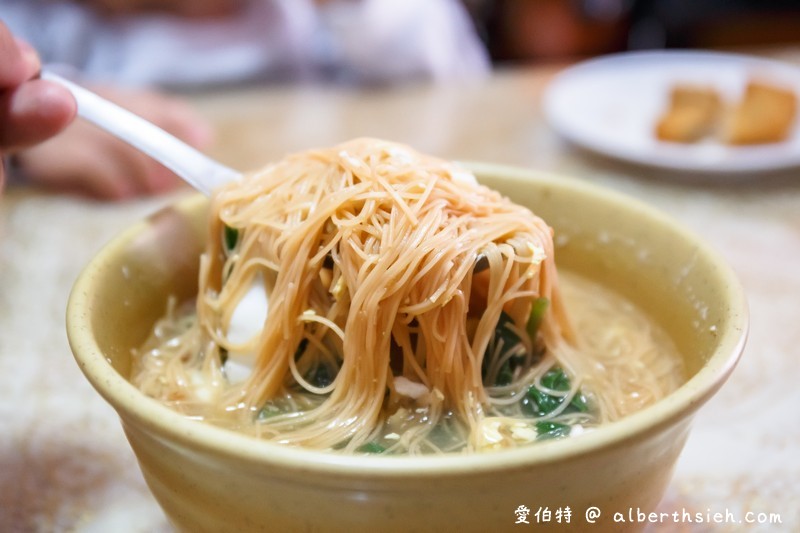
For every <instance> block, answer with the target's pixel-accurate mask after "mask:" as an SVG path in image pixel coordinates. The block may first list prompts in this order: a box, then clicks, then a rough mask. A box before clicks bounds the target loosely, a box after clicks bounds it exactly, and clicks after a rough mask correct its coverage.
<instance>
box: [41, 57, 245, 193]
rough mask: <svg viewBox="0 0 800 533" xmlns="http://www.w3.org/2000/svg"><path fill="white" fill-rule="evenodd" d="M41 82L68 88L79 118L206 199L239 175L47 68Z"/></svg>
mask: <svg viewBox="0 0 800 533" xmlns="http://www.w3.org/2000/svg"><path fill="white" fill-rule="evenodd" d="M41 77H42V79H45V80H49V81H52V82H55V83H58V84H60V85H62V86H64V87H65V88H66V89H68V90H69V91H70V92H71V93H72V95H73V96H74V97H75V100H76V101H77V103H78V115H79V116H81V117H82V118H84V119H86V120H88V121H89V122H92V123H93V124H95V125H96V126H99V127H100V128H102V129H104V130H106V131H108V132H109V133H111V134H113V135H115V136H116V137H118V138H120V139H121V140H123V141H125V142H126V143H128V144H130V145H131V146H133V147H134V148H136V149H138V150H140V151H142V152H144V153H146V154H147V155H149V156H150V157H152V158H153V159H155V160H156V161H158V162H159V163H161V164H162V165H164V166H165V167H167V168H168V169H170V170H171V171H172V172H174V173H175V174H177V175H178V177H180V178H182V179H183V180H184V181H186V182H187V183H189V184H190V185H191V186H192V187H194V188H195V189H197V190H198V191H200V192H202V193H203V194H205V195H206V196H209V195H211V192H212V191H213V190H214V189H216V188H217V187H219V186H221V185H223V184H225V183H228V182H230V181H233V180H236V179H238V178H239V177H240V175H241V174H240V173H239V172H236V171H235V170H233V169H231V168H229V167H226V166H225V165H223V164H221V163H219V162H217V161H215V160H213V159H211V158H210V157H208V156H206V155H205V154H203V153H201V152H200V151H198V150H195V149H194V148H192V147H191V146H189V145H188V144H186V143H184V142H183V141H181V140H179V139H177V138H176V137H174V136H173V135H170V134H169V133H167V132H166V131H164V130H162V129H161V128H159V127H158V126H156V125H154V124H152V123H150V122H148V121H146V120H144V119H143V118H141V117H139V116H138V115H135V114H133V113H131V112H130V111H127V110H125V109H123V108H121V107H119V106H118V105H116V104H113V103H111V102H109V101H108V100H106V99H104V98H102V97H100V96H98V95H96V94H95V93H93V92H91V91H89V90H87V89H84V88H83V87H81V86H79V85H77V84H75V83H73V82H71V81H69V80H67V79H65V78H62V77H61V76H59V75H58V74H54V73H52V72H49V71H47V70H46V69H43V70H42V73H41Z"/></svg>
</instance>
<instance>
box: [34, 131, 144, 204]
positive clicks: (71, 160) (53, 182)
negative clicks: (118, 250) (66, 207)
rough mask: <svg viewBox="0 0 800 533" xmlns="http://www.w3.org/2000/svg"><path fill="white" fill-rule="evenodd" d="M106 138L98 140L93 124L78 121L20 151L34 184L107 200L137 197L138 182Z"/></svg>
mask: <svg viewBox="0 0 800 533" xmlns="http://www.w3.org/2000/svg"><path fill="white" fill-rule="evenodd" d="M87 137H88V139H89V140H90V142H86V140H87ZM102 141H103V140H102V137H100V142H96V138H95V137H94V132H93V131H92V126H90V125H88V124H83V123H76V124H74V125H73V126H72V127H70V128H69V129H67V130H66V131H65V132H64V135H61V136H58V137H55V138H53V139H51V140H49V141H47V142H44V143H42V144H39V145H37V146H35V147H33V148H30V149H27V150H25V151H22V152H20V153H19V154H18V160H19V163H20V166H21V167H22V170H23V172H24V173H25V175H26V176H27V177H28V178H29V180H30V181H31V182H32V183H34V184H36V185H40V186H43V187H46V188H48V189H52V190H57V191H61V192H78V193H81V194H84V195H87V196H91V197H94V198H98V199H103V200H122V199H125V198H131V197H133V196H135V195H136V194H137V193H138V190H137V187H136V185H135V183H133V182H132V181H131V180H130V178H129V175H128V173H127V172H126V170H125V167H124V165H123V164H120V162H119V160H118V158H117V156H116V154H115V153H114V151H113V150H112V149H108V147H107V146H106V145H105V143H104V142H102Z"/></svg>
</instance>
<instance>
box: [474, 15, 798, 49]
mask: <svg viewBox="0 0 800 533" xmlns="http://www.w3.org/2000/svg"><path fill="white" fill-rule="evenodd" d="M463 1H464V3H465V5H466V6H467V8H468V9H469V11H470V13H471V15H472V17H473V19H474V20H475V22H476V26H477V27H478V31H479V32H480V35H481V38H482V39H483V40H484V42H485V43H486V46H487V48H488V49H489V52H490V54H491V56H492V59H493V60H494V62H495V63H498V64H502V63H508V62H521V61H529V60H537V61H541V60H564V59H575V58H581V57H586V56H591V55H597V54H604V53H611V52H618V51H623V50H642V49H654V48H736V47H753V46H770V45H779V44H780V45H786V44H794V43H796V44H798V45H800V0H463Z"/></svg>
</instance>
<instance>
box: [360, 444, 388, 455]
mask: <svg viewBox="0 0 800 533" xmlns="http://www.w3.org/2000/svg"><path fill="white" fill-rule="evenodd" d="M356 451H357V452H361V453H383V452H385V451H386V448H384V447H383V446H381V445H380V444H378V443H377V442H368V443H366V444H362V445H361V446H359V447H358V448H356Z"/></svg>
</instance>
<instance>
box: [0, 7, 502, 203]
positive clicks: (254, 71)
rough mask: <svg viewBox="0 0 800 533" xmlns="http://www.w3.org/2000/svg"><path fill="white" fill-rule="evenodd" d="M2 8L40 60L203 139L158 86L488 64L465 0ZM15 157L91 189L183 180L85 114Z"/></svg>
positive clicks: (357, 76)
mask: <svg viewBox="0 0 800 533" xmlns="http://www.w3.org/2000/svg"><path fill="white" fill-rule="evenodd" d="M0 18H2V21H3V22H4V23H6V24H7V25H8V27H9V28H10V29H11V30H12V31H13V32H14V33H15V34H16V35H18V36H20V37H22V38H23V39H25V40H26V41H28V42H29V43H31V45H32V46H33V47H34V48H35V49H36V50H38V51H39V53H40V54H41V57H42V61H43V62H44V63H47V64H51V65H57V67H56V68H58V69H60V70H61V72H62V73H65V74H67V75H69V76H72V77H74V78H77V80H78V81H80V82H82V83H85V84H88V85H89V86H90V88H92V89H94V90H97V91H98V92H100V93H101V94H103V95H104V96H106V97H107V98H109V99H110V100H113V101H116V102H117V103H120V104H121V105H123V106H124V107H127V108H129V109H131V110H132V111H134V112H136V113H138V114H140V115H142V116H144V117H145V118H147V119H148V120H150V121H152V122H155V123H156V124H158V125H160V126H161V127H163V128H164V129H166V130H167V131H170V132H172V133H173V134H175V135H177V136H178V137H181V138H183V139H184V140H186V141H187V142H189V143H190V144H193V145H194V146H196V147H199V148H201V149H202V148H204V147H206V146H207V145H208V144H209V142H210V141H211V132H210V130H209V128H208V126H207V125H206V124H205V123H204V122H203V121H202V120H201V119H200V118H199V117H198V116H197V115H195V114H194V113H193V112H192V111H191V109H189V108H188V107H187V106H186V105H185V104H184V103H183V102H181V101H179V100H177V99H175V98H172V97H168V96H166V95H165V94H164V93H163V90H165V89H166V90H171V89H180V90H190V89H196V88H208V87H219V86H224V85H234V84H235V85H241V84H247V83H265V82H273V83H274V82H279V83H290V82H291V83H294V82H334V83H343V84H354V85H355V84H357V85H364V84H368V85H386V84H395V83H400V82H407V81H411V80H440V81H442V80H464V79H468V78H473V77H480V76H483V75H485V74H486V73H487V72H488V71H489V68H490V62H489V57H488V54H487V52H486V50H485V48H484V46H483V44H482V42H481V41H480V39H479V38H478V37H477V35H476V33H475V31H474V26H473V21H472V20H471V19H470V17H469V15H468V13H467V11H466V10H465V9H464V6H463V5H462V4H461V2H460V0H81V1H78V0H75V1H66V0H0ZM12 167H13V168H12V170H13V171H14V172H15V174H16V175H17V176H24V177H25V179H27V180H29V181H30V182H33V183H37V184H43V185H46V186H49V187H54V188H58V189H61V190H64V189H66V190H76V191H79V192H83V193H87V194H90V195H93V196H96V197H100V198H112V199H119V198H129V197H132V196H136V195H140V194H149V193H156V192H161V191H164V190H168V189H171V188H172V187H174V186H175V185H176V184H177V183H178V180H177V178H176V177H175V176H173V175H172V174H171V173H169V172H168V171H166V170H165V169H163V168H162V167H160V166H159V165H157V164H155V163H154V162H152V161H150V160H149V159H148V158H147V157H146V156H143V155H141V154H138V153H136V152H135V151H133V150H132V149H131V148H129V147H127V146H125V145H123V144H122V143H121V142H120V141H117V140H115V139H112V138H110V137H109V136H108V135H106V134H105V133H103V132H100V131H99V130H96V128H93V127H92V126H90V125H87V124H85V123H82V122H80V121H78V122H76V123H75V124H74V125H72V126H71V127H70V128H68V129H67V130H66V131H65V132H64V133H63V134H61V135H59V136H58V137H56V138H54V139H52V140H51V141H48V142H47V143H44V144H42V145H40V146H37V147H35V148H34V149H29V150H23V151H20V152H18V153H16V154H15V155H14V158H13V161H12Z"/></svg>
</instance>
